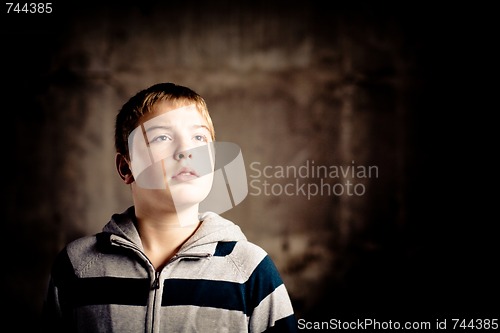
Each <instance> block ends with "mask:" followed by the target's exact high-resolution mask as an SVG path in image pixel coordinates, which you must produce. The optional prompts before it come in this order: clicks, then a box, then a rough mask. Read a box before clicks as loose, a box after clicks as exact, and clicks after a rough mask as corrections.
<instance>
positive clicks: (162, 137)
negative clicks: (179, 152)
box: [149, 134, 172, 143]
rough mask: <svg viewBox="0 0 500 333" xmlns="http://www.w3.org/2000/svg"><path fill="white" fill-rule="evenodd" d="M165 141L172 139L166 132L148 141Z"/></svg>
mask: <svg viewBox="0 0 500 333" xmlns="http://www.w3.org/2000/svg"><path fill="white" fill-rule="evenodd" d="M165 141H172V138H171V137H170V136H168V135H166V134H162V135H157V136H155V137H153V139H152V140H151V141H150V142H149V143H155V142H165Z"/></svg>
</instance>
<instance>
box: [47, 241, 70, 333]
mask: <svg viewBox="0 0 500 333" xmlns="http://www.w3.org/2000/svg"><path fill="white" fill-rule="evenodd" d="M74 277H75V274H74V270H73V266H72V265H71V262H70V259H69V257H68V253H67V249H66V248H65V249H63V250H62V251H61V252H60V253H59V254H58V256H57V257H56V260H55V262H54V266H53V268H52V272H51V276H50V279H49V284H48V288H47V293H46V297H45V300H44V303H43V309H42V332H44V333H48V332H50V333H60V332H61V333H62V332H65V333H70V332H74V330H73V329H71V324H70V323H71V313H72V311H71V306H70V297H69V294H70V286H71V281H73V280H74Z"/></svg>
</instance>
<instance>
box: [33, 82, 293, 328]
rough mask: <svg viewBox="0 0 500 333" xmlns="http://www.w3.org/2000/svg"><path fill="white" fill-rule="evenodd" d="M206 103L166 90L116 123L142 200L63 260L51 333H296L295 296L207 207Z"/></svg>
mask: <svg viewBox="0 0 500 333" xmlns="http://www.w3.org/2000/svg"><path fill="white" fill-rule="evenodd" d="M214 140H215V132H214V127H213V124H212V121H211V118H210V115H209V113H208V109H207V106H206V103H205V101H204V99H203V98H202V97H201V96H200V95H198V94H197V93H196V92H194V91H192V90H191V89H189V88H187V87H183V86H179V85H175V84H172V83H160V84H156V85H153V86H151V87H149V88H147V89H145V90H142V91H140V92H139V93H137V94H136V95H135V96H133V97H132V98H131V99H130V100H129V101H128V102H127V103H126V104H124V105H123V107H122V109H121V110H120V112H119V114H118V115H117V117H116V128H115V146H116V151H117V153H116V168H117V171H118V174H119V175H120V177H121V179H122V180H123V182H124V183H125V184H127V185H129V186H130V188H131V193H132V198H133V202H134V205H133V206H132V207H130V208H128V209H127V210H126V211H124V212H123V213H121V214H114V215H113V216H112V217H111V220H110V221H109V222H108V223H107V224H106V225H105V226H104V228H103V231H102V232H101V233H98V234H97V235H94V236H89V237H84V238H81V239H79V240H76V241H74V242H72V243H70V244H68V245H67V246H66V247H65V248H64V249H63V250H62V251H61V253H60V254H59V255H58V257H57V259H56V261H55V264H54V267H53V270H52V275H51V279H50V283H49V288H48V294H47V299H46V301H45V304H44V313H43V315H44V329H45V330H46V331H47V332H65V333H67V332H86V333H89V332H120V333H125V332H264V331H273V332H274V331H280V332H292V331H295V330H296V329H297V326H296V320H295V316H294V313H293V308H292V305H291V302H290V298H289V295H288V293H287V290H286V288H285V286H284V284H283V282H282V280H281V278H280V275H279V273H278V271H277V269H276V267H275V265H274V264H273V262H272V260H271V259H270V258H269V256H268V255H267V254H266V253H265V252H264V250H262V249H261V248H260V247H258V246H257V245H254V244H252V243H250V242H248V241H247V240H246V237H245V236H244V235H243V233H242V232H241V230H240V228H239V227H238V226H237V225H235V224H234V223H232V222H231V221H228V220H226V219H224V218H222V217H221V216H220V215H218V214H216V213H213V212H204V213H201V214H200V213H199V212H198V208H199V204H200V202H201V201H203V200H204V199H205V198H206V197H207V195H208V194H209V192H210V189H211V186H212V182H213V174H214V169H215V162H214V161H215V159H214V156H215V155H216V153H215V152H214V145H213V144H214Z"/></svg>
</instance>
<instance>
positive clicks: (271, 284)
mask: <svg viewBox="0 0 500 333" xmlns="http://www.w3.org/2000/svg"><path fill="white" fill-rule="evenodd" d="M247 292H248V296H247V297H248V299H249V300H250V303H251V304H249V308H250V309H252V310H251V312H250V316H249V317H250V318H249V331H250V332H297V321H296V318H295V314H294V312H293V307H292V303H291V300H290V297H289V295H288V292H287V290H286V287H285V285H284V283H283V281H282V279H281V277H280V274H279V272H278V269H277V268H276V266H275V265H274V263H273V261H272V260H271V258H270V257H269V256H268V255H266V256H265V257H264V258H263V259H262V261H261V262H260V263H259V264H258V265H257V267H256V268H255V270H254V271H253V273H252V275H251V276H250V278H249V280H248V282H247Z"/></svg>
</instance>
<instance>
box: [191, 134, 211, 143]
mask: <svg viewBox="0 0 500 333" xmlns="http://www.w3.org/2000/svg"><path fill="white" fill-rule="evenodd" d="M194 139H195V140H196V141H201V142H207V141H208V139H207V137H206V136H205V135H201V134H198V135H195V136H194Z"/></svg>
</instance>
